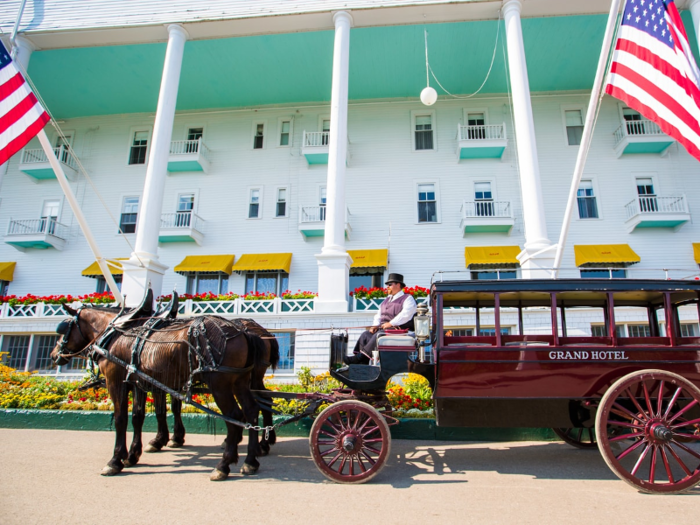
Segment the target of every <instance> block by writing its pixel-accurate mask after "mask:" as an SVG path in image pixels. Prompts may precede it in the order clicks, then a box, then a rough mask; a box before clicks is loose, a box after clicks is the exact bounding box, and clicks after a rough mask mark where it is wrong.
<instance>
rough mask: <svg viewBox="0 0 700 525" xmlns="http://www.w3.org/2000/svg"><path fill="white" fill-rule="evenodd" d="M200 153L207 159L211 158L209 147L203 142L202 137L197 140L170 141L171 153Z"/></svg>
mask: <svg viewBox="0 0 700 525" xmlns="http://www.w3.org/2000/svg"><path fill="white" fill-rule="evenodd" d="M198 153H199V154H200V155H201V156H202V157H204V158H205V159H207V160H210V159H209V148H207V146H206V144H204V142H202V139H201V137H200V138H198V139H197V140H173V141H172V142H171V143H170V154H171V155H196V154H198Z"/></svg>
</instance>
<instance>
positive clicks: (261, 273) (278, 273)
mask: <svg viewBox="0 0 700 525" xmlns="http://www.w3.org/2000/svg"><path fill="white" fill-rule="evenodd" d="M241 273H242V274H243V293H244V294H246V293H251V292H246V285H247V284H248V275H251V274H252V275H254V285H253V290H252V293H257V291H258V276H265V275H274V276H275V278H276V280H277V282H276V283H275V288H276V291H275V292H274V293H275V295H277V296H278V297H281V296H282V293H283V292H285V291H286V289H282V274H285V275H286V276H287V287H289V276H290V274H289V273H287V272H284V271H282V270H279V271H273V272H270V271H264V270H263V271H260V270H250V271H245V272H241Z"/></svg>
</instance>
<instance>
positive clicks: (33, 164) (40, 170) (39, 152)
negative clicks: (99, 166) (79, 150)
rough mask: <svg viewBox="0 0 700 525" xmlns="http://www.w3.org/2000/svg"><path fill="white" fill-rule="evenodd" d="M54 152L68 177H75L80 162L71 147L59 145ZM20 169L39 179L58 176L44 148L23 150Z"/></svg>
mask: <svg viewBox="0 0 700 525" xmlns="http://www.w3.org/2000/svg"><path fill="white" fill-rule="evenodd" d="M53 152H54V155H56V158H57V159H58V161H59V162H60V163H61V165H62V166H63V172H64V173H65V174H66V177H68V178H69V179H72V178H73V177H75V175H77V174H78V163H77V162H76V160H75V157H74V156H73V152H72V151H70V148H66V147H65V146H59V147H58V148H54V150H53ZM19 170H20V171H21V172H23V173H25V174H26V175H29V176H30V177H32V178H33V179H36V180H37V181H39V180H47V179H55V178H56V174H55V173H54V171H53V168H52V167H51V164H49V159H48V157H47V156H46V153H44V150H43V149H25V150H23V151H22V157H21V158H20V161H19Z"/></svg>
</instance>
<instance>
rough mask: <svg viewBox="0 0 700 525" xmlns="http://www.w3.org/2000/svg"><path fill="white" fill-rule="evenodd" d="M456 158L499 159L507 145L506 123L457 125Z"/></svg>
mask: <svg viewBox="0 0 700 525" xmlns="http://www.w3.org/2000/svg"><path fill="white" fill-rule="evenodd" d="M457 141H458V146H457V160H458V161H459V160H461V159H500V158H501V157H503V152H504V151H505V149H506V146H507V145H508V139H507V138H506V124H505V122H504V123H503V124H496V125H488V126H462V125H457Z"/></svg>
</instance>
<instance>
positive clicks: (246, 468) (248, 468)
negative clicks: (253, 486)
mask: <svg viewBox="0 0 700 525" xmlns="http://www.w3.org/2000/svg"><path fill="white" fill-rule="evenodd" d="M258 468H259V467H254V466H253V465H248V463H243V466H242V467H241V474H243V475H244V476H252V475H253V474H257V473H258Z"/></svg>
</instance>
